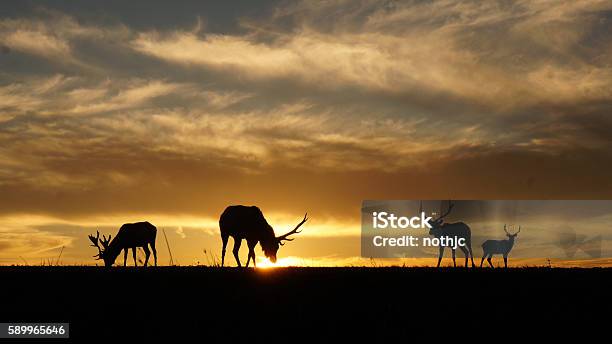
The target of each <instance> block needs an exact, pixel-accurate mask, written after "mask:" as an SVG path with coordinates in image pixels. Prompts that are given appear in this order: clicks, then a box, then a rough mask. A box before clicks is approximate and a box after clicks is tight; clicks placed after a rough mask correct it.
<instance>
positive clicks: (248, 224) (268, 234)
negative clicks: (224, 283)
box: [219, 205, 308, 267]
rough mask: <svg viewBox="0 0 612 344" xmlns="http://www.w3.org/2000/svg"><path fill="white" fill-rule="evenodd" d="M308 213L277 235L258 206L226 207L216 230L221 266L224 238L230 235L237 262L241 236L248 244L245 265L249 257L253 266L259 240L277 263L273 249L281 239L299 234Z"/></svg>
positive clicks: (223, 255) (274, 249)
mask: <svg viewBox="0 0 612 344" xmlns="http://www.w3.org/2000/svg"><path fill="white" fill-rule="evenodd" d="M307 215H308V214H306V215H304V219H302V221H301V222H300V223H298V225H297V226H295V228H294V229H293V230H292V231H290V232H288V233H287V234H284V235H281V236H278V237H277V236H276V235H275V234H274V229H272V226H270V225H269V224H268V222H267V221H266V219H265V217H264V216H263V213H262V212H261V210H259V208H257V207H255V206H251V207H247V206H244V205H232V206H229V207H227V208H225V211H223V214H221V218H220V219H219V229H220V230H221V241H222V242H223V249H222V250H221V266H223V264H224V263H225V247H226V246H227V240H228V239H229V237H230V236H231V237H232V238H234V248H233V249H232V252H233V253H234V258H236V263H238V266H239V267H240V266H242V265H240V258H239V257H238V252H239V251H240V245H241V244H242V239H246V241H247V245H248V247H249V257H248V259H247V263H246V266H247V267H248V266H249V262H250V261H251V259H252V260H253V266H255V264H256V263H255V246H256V245H257V243H260V245H261V248H262V250H263V251H264V254H265V255H266V257H268V259H270V261H271V262H272V263H276V252H277V251H278V248H279V245H284V243H283V241H292V240H293V239H292V238H288V237H289V236H290V235H292V234H296V233H300V232H298V228H300V226H301V225H303V224H304V222H306V220H308V218H307Z"/></svg>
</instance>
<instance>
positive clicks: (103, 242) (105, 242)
mask: <svg viewBox="0 0 612 344" xmlns="http://www.w3.org/2000/svg"><path fill="white" fill-rule="evenodd" d="M110 241H111V235H110V234H109V235H108V239H107V238H106V236H104V235H102V240H100V242H102V246H104V249H107V248H108V244H109V243H110Z"/></svg>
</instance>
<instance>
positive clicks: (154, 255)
mask: <svg viewBox="0 0 612 344" xmlns="http://www.w3.org/2000/svg"><path fill="white" fill-rule="evenodd" d="M151 250H152V251H153V259H155V266H157V250H156V249H155V241H153V242H152V243H151Z"/></svg>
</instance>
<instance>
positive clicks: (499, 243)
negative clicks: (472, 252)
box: [480, 225, 521, 268]
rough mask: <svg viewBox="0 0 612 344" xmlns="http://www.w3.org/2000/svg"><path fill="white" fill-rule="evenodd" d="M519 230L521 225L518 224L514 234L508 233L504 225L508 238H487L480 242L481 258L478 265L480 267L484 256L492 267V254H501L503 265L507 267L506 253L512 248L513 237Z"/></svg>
mask: <svg viewBox="0 0 612 344" xmlns="http://www.w3.org/2000/svg"><path fill="white" fill-rule="evenodd" d="M520 231H521V226H519V229H518V232H516V233H514V234H510V233H509V232H508V230H507V229H506V225H504V232H506V236H507V237H508V239H506V240H487V241H485V242H483V243H482V252H483V253H482V259H481V260H480V267H482V263H483V262H484V260H485V258H486V259H487V262H489V265H490V266H491V267H493V263H491V258H492V257H493V255H494V254H501V255H503V256H504V267H506V268H507V267H508V254H510V251H511V250H512V247H513V246H514V239H515V238H516V236H517V235H518V234H519V232H520Z"/></svg>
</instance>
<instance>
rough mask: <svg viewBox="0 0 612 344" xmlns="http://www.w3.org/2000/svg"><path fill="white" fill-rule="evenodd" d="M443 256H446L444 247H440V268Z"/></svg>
mask: <svg viewBox="0 0 612 344" xmlns="http://www.w3.org/2000/svg"><path fill="white" fill-rule="evenodd" d="M442 256H444V246H440V255H439V256H438V265H437V267H438V268H439V267H440V262H441V261H442Z"/></svg>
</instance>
